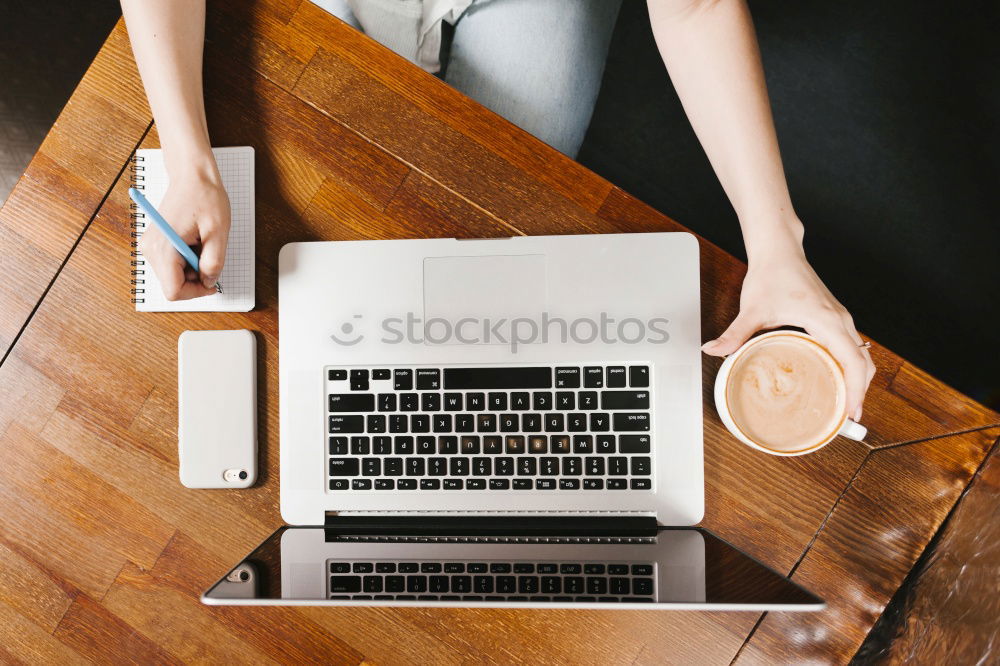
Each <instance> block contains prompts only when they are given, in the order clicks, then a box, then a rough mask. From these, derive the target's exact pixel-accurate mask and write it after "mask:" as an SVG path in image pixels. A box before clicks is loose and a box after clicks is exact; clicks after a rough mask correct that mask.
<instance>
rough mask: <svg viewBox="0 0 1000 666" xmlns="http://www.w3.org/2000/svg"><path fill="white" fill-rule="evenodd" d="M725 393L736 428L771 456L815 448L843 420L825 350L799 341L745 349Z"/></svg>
mask: <svg viewBox="0 0 1000 666" xmlns="http://www.w3.org/2000/svg"><path fill="white" fill-rule="evenodd" d="M725 390H726V402H727V403H728V405H729V411H730V414H731V415H732V419H733V421H734V422H735V424H736V426H737V427H738V428H739V429H740V430H741V431H742V433H743V434H744V436H745V437H747V438H748V439H750V440H752V441H753V442H754V443H756V444H757V445H759V446H761V447H764V448H766V449H770V450H772V451H776V452H781V453H793V452H798V451H805V450H808V449H810V448H813V447H815V446H818V445H820V444H822V443H824V442H826V441H827V440H828V439H830V438H831V437H832V436H833V434H834V433H836V432H837V430H838V429H839V428H840V426H841V424H842V422H843V420H844V389H843V379H842V375H841V374H840V368H839V366H838V365H837V363H836V361H834V359H833V357H832V356H830V354H829V353H828V352H827V351H826V349H824V348H823V347H821V346H820V345H819V344H817V343H816V342H813V341H812V340H810V339H807V338H805V337H802V336H798V335H775V336H773V337H768V338H766V339H762V340H760V341H759V342H757V343H755V344H752V345H750V346H748V347H747V349H746V350H745V351H743V353H741V354H740V355H739V357H738V358H736V360H735V363H734V364H733V366H732V369H731V371H730V374H729V377H728V381H727V382H726V388H725Z"/></svg>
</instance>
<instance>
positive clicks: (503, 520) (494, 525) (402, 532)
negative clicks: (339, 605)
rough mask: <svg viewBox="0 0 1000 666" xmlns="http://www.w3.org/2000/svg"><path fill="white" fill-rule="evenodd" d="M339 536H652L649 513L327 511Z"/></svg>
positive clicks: (653, 525)
mask: <svg viewBox="0 0 1000 666" xmlns="http://www.w3.org/2000/svg"><path fill="white" fill-rule="evenodd" d="M324 526H325V527H326V528H327V533H328V534H329V533H333V534H336V535H340V536H352V535H370V536H376V535H381V536H523V537H564V536H566V537H572V536H582V537H587V536H592V537H593V536H597V537H616V536H619V537H634V536H636V537H646V536H656V528H657V525H656V518H654V517H653V516H426V517H424V516H384V515H380V516H357V515H352V516H341V515H332V514H330V515H327V517H326V523H325V525H324Z"/></svg>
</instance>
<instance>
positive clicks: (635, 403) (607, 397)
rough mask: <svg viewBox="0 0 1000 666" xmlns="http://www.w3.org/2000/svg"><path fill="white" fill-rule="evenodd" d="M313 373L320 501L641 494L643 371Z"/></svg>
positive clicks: (645, 418)
mask: <svg viewBox="0 0 1000 666" xmlns="http://www.w3.org/2000/svg"><path fill="white" fill-rule="evenodd" d="M324 375H325V377H324V379H325V386H326V398H327V431H328V443H327V446H328V448H327V452H328V459H327V474H328V479H329V489H330V491H337V492H341V491H360V492H373V493H377V492H380V491H386V490H406V491H409V490H413V491H447V490H463V489H464V490H480V491H487V490H490V491H514V490H544V491H555V492H560V491H596V490H626V489H629V490H652V487H653V484H652V456H651V436H650V428H651V414H650V406H651V404H652V400H651V397H650V372H649V366H648V365H611V364H608V365H588V366H582V365H581V366H531V367H524V366H501V367H482V366H468V367H456V366H448V367H444V368H423V367H403V368H400V367H395V368H388V367H372V368H358V367H350V368H346V367H345V368H339V367H328V368H325V369H324Z"/></svg>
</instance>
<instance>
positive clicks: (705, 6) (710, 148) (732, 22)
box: [648, 0, 802, 261]
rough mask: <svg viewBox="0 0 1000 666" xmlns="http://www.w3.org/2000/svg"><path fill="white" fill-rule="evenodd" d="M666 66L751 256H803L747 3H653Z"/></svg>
mask: <svg viewBox="0 0 1000 666" xmlns="http://www.w3.org/2000/svg"><path fill="white" fill-rule="evenodd" d="M648 5H649V17H650V23H651V25H652V28H653V34H654V36H655V37H656V43H657V46H658V47H659V50H660V54H661V55H662V57H663V62H664V63H665V64H666V66H667V71H668V72H669V73H670V78H671V80H672V81H673V84H674V88H675V89H676V90H677V94H678V96H679V97H680V99H681V103H682V104H683V106H684V110H685V112H686V113H687V116H688V119H689V120H690V122H691V126H692V127H693V128H694V131H695V133H696V134H697V136H698V140H699V141H700V142H701V145H702V147H703V148H704V150H705V153H706V154H707V155H708V159H709V161H710V162H711V163H712V168H713V169H714V170H715V173H716V175H717V176H718V178H719V182H720V183H721V184H722V187H723V188H724V189H725V191H726V194H727V196H728V197H729V200H730V201H731V202H732V204H733V208H735V210H736V213H737V215H738V216H739V219H740V226H741V227H742V230H743V238H744V242H745V244H746V250H747V255H748V257H750V258H751V261H753V258H754V257H755V256H763V255H767V254H770V253H771V252H775V251H778V252H788V251H793V252H796V251H800V249H801V239H802V225H801V222H799V220H798V218H797V217H796V215H795V212H794V210H793V209H792V203H791V199H790V197H789V194H788V185H787V183H786V182H785V174H784V170H783V168H782V165H781V155H780V153H779V151H778V141H777V137H776V135H775V131H774V121H773V120H772V118H771V108H770V104H769V102H768V99H767V86H766V84H765V82H764V72H763V69H762V67H761V62H760V52H759V50H758V48H757V40H756V37H755V35H754V30H753V22H752V20H751V18H750V13H749V10H748V9H747V6H746V3H745V1H744V0H716V1H711V0H706V1H698V0H648Z"/></svg>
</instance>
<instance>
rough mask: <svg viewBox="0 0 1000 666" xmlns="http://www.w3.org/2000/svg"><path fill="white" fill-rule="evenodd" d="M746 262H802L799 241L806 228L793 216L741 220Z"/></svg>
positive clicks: (802, 251)
mask: <svg viewBox="0 0 1000 666" xmlns="http://www.w3.org/2000/svg"><path fill="white" fill-rule="evenodd" d="M740 227H741V228H742V229H743V242H744V245H745V246H746V251H747V261H748V262H749V263H750V264H759V263H770V262H772V261H776V260H777V261H786V260H788V259H790V258H804V257H805V251H804V250H803V248H802V238H803V236H804V234H805V228H804V226H803V224H802V221H801V220H799V218H798V216H797V215H795V214H794V213H792V214H790V215H776V216H754V217H744V216H741V217H740Z"/></svg>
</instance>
